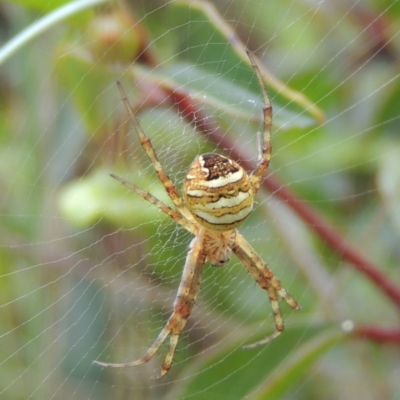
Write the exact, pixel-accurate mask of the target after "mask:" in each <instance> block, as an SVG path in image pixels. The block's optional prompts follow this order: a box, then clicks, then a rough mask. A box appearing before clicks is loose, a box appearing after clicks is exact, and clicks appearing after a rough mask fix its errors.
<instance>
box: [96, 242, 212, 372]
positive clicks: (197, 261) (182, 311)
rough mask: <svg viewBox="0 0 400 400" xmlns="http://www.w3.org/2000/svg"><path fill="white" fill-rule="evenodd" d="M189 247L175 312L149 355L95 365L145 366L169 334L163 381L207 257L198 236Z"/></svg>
mask: <svg viewBox="0 0 400 400" xmlns="http://www.w3.org/2000/svg"><path fill="white" fill-rule="evenodd" d="M190 247H191V248H190V251H189V253H188V255H187V258H186V263H185V266H184V269H183V273H182V278H181V282H180V284H179V288H178V293H177V296H176V299H175V302H174V311H173V312H172V314H171V316H170V317H169V319H168V321H167V323H166V325H165V327H164V328H163V330H162V331H161V332H160V334H159V335H158V337H157V339H156V340H155V341H154V343H153V344H152V345H151V346H150V347H149V349H148V350H147V352H146V353H145V354H144V355H143V356H142V357H141V358H139V359H138V360H136V361H133V362H128V363H118V364H111V363H104V362H100V361H94V362H95V363H96V364H98V365H100V366H103V367H112V368H124V367H133V366H135V365H141V364H144V363H146V362H147V361H149V360H150V359H151V358H152V357H153V356H154V354H155V353H156V352H157V350H158V349H159V348H160V346H161V345H162V343H163V342H164V341H165V339H166V338H167V337H168V335H169V334H171V338H170V342H169V347H168V350H167V354H166V356H165V360H164V363H163V365H162V369H161V372H160V373H159V375H158V376H157V378H161V377H162V376H163V375H165V374H166V373H167V372H168V370H169V369H170V368H171V365H172V359H173V357H174V353H175V349H176V345H177V343H178V339H179V335H180V333H181V332H182V330H183V328H184V327H185V325H186V321H187V319H188V317H189V315H190V312H191V311H192V307H193V304H194V302H195V300H196V297H197V294H198V292H199V290H200V282H201V276H202V273H203V266H204V263H205V261H206V256H205V254H204V253H203V250H202V243H201V239H199V238H198V237H195V238H194V239H193V240H192V242H191V245H190Z"/></svg>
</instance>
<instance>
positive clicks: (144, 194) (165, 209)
mask: <svg viewBox="0 0 400 400" xmlns="http://www.w3.org/2000/svg"><path fill="white" fill-rule="evenodd" d="M110 176H111V177H112V178H114V179H115V180H117V181H118V182H120V183H122V184H123V185H124V186H126V187H127V188H128V189H130V190H132V191H134V192H135V193H137V194H138V195H139V196H141V197H142V198H143V199H145V200H147V201H148V202H149V203H151V204H153V205H155V206H156V207H157V208H158V209H159V210H161V211H162V212H163V213H164V214H167V215H168V216H169V217H171V218H172V219H173V220H174V221H176V222H177V223H178V224H179V225H181V226H183V227H184V228H185V229H187V230H188V231H189V232H191V233H193V234H194V235H196V233H197V229H196V227H195V225H194V224H193V223H191V222H190V221H188V220H187V219H186V218H185V217H183V216H182V215H181V214H180V213H179V212H177V211H175V210H173V209H172V208H171V207H169V206H167V205H166V204H164V203H163V202H162V201H161V200H158V199H157V197H154V196H153V195H152V194H151V193H149V192H146V191H144V190H142V189H140V188H138V187H137V186H136V185H134V184H133V183H130V182H128V181H127V180H125V179H124V178H121V177H120V176H118V175H115V174H110Z"/></svg>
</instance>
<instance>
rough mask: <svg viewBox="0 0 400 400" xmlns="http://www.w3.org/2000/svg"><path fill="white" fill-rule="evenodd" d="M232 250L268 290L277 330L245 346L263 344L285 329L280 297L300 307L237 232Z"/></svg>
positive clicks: (293, 306) (256, 279)
mask: <svg viewBox="0 0 400 400" xmlns="http://www.w3.org/2000/svg"><path fill="white" fill-rule="evenodd" d="M232 251H233V252H234V253H235V254H236V256H237V257H238V258H239V259H240V261H241V262H242V263H243V265H244V266H245V268H246V269H247V271H248V272H249V273H250V275H251V276H252V277H253V278H254V280H255V281H256V282H257V283H258V285H259V286H260V287H261V288H262V289H264V290H266V291H267V294H268V298H269V301H270V303H271V308H272V312H273V314H274V319H275V332H274V333H272V334H271V335H269V336H267V337H266V338H265V339H262V340H260V341H258V342H256V343H253V344H250V345H247V346H245V347H244V348H246V349H249V348H253V347H257V346H260V345H263V344H265V343H268V342H270V341H271V340H273V339H275V338H276V337H278V336H279V335H280V334H281V333H282V332H283V330H284V328H285V327H284V324H283V317H282V312H281V310H280V307H279V301H278V297H282V298H283V299H284V300H285V301H286V303H287V304H288V305H289V306H290V307H291V308H293V309H296V310H297V309H299V304H298V303H297V301H296V300H295V299H294V298H293V297H291V296H290V295H289V294H288V292H287V291H286V290H285V289H284V288H283V287H282V284H281V282H280V281H279V279H278V278H277V277H276V276H275V275H274V274H273V273H272V271H271V270H270V269H269V268H268V266H267V265H266V264H265V262H264V261H263V260H262V259H261V258H260V256H259V255H258V254H257V253H256V251H255V250H254V249H253V248H252V247H251V246H250V244H249V243H248V242H247V241H246V240H245V239H244V238H243V236H242V235H240V234H239V233H237V234H236V239H235V243H234V245H233V247H232Z"/></svg>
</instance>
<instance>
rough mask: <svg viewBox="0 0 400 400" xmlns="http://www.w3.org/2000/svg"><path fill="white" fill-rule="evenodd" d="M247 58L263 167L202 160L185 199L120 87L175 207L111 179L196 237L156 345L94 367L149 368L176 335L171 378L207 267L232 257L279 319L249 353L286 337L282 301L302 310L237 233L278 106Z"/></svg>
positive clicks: (265, 159) (265, 158)
mask: <svg viewBox="0 0 400 400" xmlns="http://www.w3.org/2000/svg"><path fill="white" fill-rule="evenodd" d="M247 55H248V57H249V60H250V63H251V65H252V67H253V70H254V72H255V75H256V77H257V80H258V83H259V85H260V88H261V91H262V95H263V99H264V106H263V115H264V134H263V136H262V135H259V146H258V149H259V150H258V153H259V159H258V165H257V167H256V168H255V170H254V171H253V172H252V173H251V174H247V172H246V171H245V170H244V169H243V168H242V167H241V166H240V165H239V164H237V163H236V162H235V161H233V160H231V159H229V158H227V157H224V156H222V155H219V154H203V155H200V156H198V157H196V158H195V160H194V161H193V162H192V164H191V165H190V167H189V171H188V173H187V175H186V179H185V181H184V183H183V199H182V197H181V196H180V195H179V193H178V190H177V189H176V187H175V185H174V184H173V183H172V181H171V179H170V178H169V177H168V175H167V174H166V172H165V171H164V169H163V167H162V166H161V163H160V161H159V160H158V157H157V155H156V152H155V150H154V148H153V146H152V144H151V142H150V139H149V138H148V137H147V136H146V134H145V133H144V132H143V130H142V129H141V127H140V125H139V122H138V120H137V119H136V116H135V115H134V113H133V111H132V109H131V106H130V104H129V101H128V99H127V96H126V94H125V92H124V90H123V88H122V86H121V84H120V83H119V82H117V85H118V88H119V91H120V93H121V98H122V101H123V102H124V104H125V106H126V109H127V111H128V113H129V115H130V118H131V119H132V122H133V125H134V128H135V131H136V133H137V134H138V136H139V139H140V143H141V145H142V147H143V149H144V150H145V152H146V153H147V155H148V157H149V159H150V161H151V162H152V164H153V166H154V169H155V170H156V172H157V175H158V178H159V180H160V181H161V183H162V184H163V185H164V187H165V190H166V192H167V194H168V196H169V198H170V199H171V201H172V202H173V204H174V206H175V207H174V208H171V207H169V206H167V205H166V204H164V203H163V202H161V201H160V200H158V199H157V198H155V197H154V196H153V195H152V194H151V193H148V192H146V191H143V190H142V189H140V188H138V187H137V186H135V185H134V184H132V183H129V182H127V181H126V180H125V179H123V178H121V177H119V176H117V175H114V174H110V175H111V176H112V177H113V178H114V179H116V180H117V181H119V182H120V183H122V184H123V185H125V186H126V187H128V188H129V189H131V190H133V191H134V192H136V193H137V194H138V195H139V196H141V197H142V198H144V199H145V200H147V201H148V202H149V203H151V204H153V205H155V206H156V207H158V208H159V209H160V210H161V211H162V212H164V213H165V214H167V215H168V216H169V217H171V218H172V219H173V220H174V221H175V222H177V223H178V224H179V225H181V226H182V227H183V228H185V229H186V230H188V231H189V232H190V233H192V234H193V235H194V238H193V239H192V241H191V243H190V246H189V252H188V254H187V257H186V262H185V266H184V268H183V273H182V278H181V281H180V284H179V288H178V293H177V296H176V298H175V302H174V306H173V312H172V314H171V316H170V317H169V319H168V321H167V323H166V325H165V327H164V328H163V329H162V331H161V332H160V334H159V335H158V337H157V338H156V340H155V341H154V343H153V344H152V345H151V346H150V347H149V349H148V350H147V352H146V353H145V354H144V355H143V356H142V357H141V358H139V359H138V360H136V361H133V362H128V363H119V364H112V363H105V362H100V361H94V362H95V363H96V364H98V365H100V366H104V367H113V368H123V367H132V366H135V365H140V364H144V363H146V362H148V361H149V360H150V359H151V358H152V357H153V356H154V354H155V353H156V352H157V350H158V349H159V348H160V346H161V345H162V343H163V342H164V341H165V340H166V338H167V337H168V335H171V337H170V342H169V347H168V350H167V354H166V356H165V360H164V363H163V365H162V369H161V372H160V373H159V375H158V376H157V378H160V377H162V376H163V375H165V374H166V373H167V372H168V370H169V369H170V368H171V365H172V359H173V356H174V353H175V349H176V346H177V343H178V339H179V335H180V333H181V332H182V330H183V329H184V327H185V324H186V321H187V319H188V317H189V315H190V312H191V310H192V307H193V304H194V302H195V300H196V297H197V294H198V292H199V289H200V281H201V276H202V272H203V267H204V264H205V263H206V261H209V262H210V263H211V264H212V265H214V266H219V267H220V266H223V265H225V264H226V263H227V262H228V261H229V259H230V256H231V253H232V252H233V253H234V254H236V256H237V257H238V258H239V260H240V261H241V262H242V264H243V265H244V267H245V268H246V269H247V271H248V272H249V273H250V275H251V276H252V277H253V278H254V280H255V281H256V282H257V283H258V285H260V287H261V288H262V289H264V290H265V291H266V292H267V294H268V297H269V301H270V303H271V308H272V311H273V315H274V319H275V331H274V332H273V333H272V334H271V335H269V336H267V337H266V338H264V339H262V340H260V341H258V342H256V343H253V344H250V345H247V346H244V348H253V347H256V346H260V345H263V344H265V343H268V342H270V341H272V340H273V339H275V338H276V337H277V336H279V335H280V334H281V333H282V331H283V329H284V324H283V317H282V313H281V310H280V308H279V302H278V299H279V297H281V298H283V299H284V300H285V301H286V303H287V304H288V305H289V306H290V307H291V308H293V309H298V308H299V305H298V303H297V301H296V300H295V299H294V298H293V297H291V296H290V295H289V294H288V293H287V291H286V290H285V289H284V288H283V287H282V285H281V282H280V281H279V279H278V278H277V277H276V276H275V275H274V274H273V273H272V271H271V270H270V269H269V268H268V266H267V264H266V263H265V262H264V261H263V260H262V259H261V257H260V256H259V255H258V254H257V253H256V251H255V250H254V249H253V248H252V247H251V245H250V244H249V243H248V242H247V241H246V240H245V239H244V237H243V236H242V235H241V234H240V233H239V232H238V231H237V228H238V227H239V226H240V225H241V224H242V223H243V221H244V220H245V219H246V218H247V217H248V216H249V214H250V212H251V211H252V208H253V199H254V196H255V194H256V193H257V191H258V189H259V188H260V184H261V182H262V179H263V176H264V174H265V172H266V170H267V168H268V165H269V163H270V159H271V143H270V137H271V125H272V106H271V103H270V100H269V98H268V95H267V91H266V89H265V86H264V83H263V79H262V76H261V72H260V69H259V67H258V65H257V63H256V60H255V57H254V56H253V54H252V53H250V52H249V51H247Z"/></svg>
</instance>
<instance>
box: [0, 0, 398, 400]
mask: <svg viewBox="0 0 400 400" xmlns="http://www.w3.org/2000/svg"><path fill="white" fill-rule="evenodd" d="M138 3H140V4H138ZM66 4H70V3H69V2H67V1H47V2H46V1H35V0H19V1H18V2H17V1H14V2H13V3H3V4H2V5H0V20H1V24H0V26H1V29H0V38H1V42H2V43H6V42H7V41H8V40H10V39H11V38H13V37H15V36H16V35H17V34H18V33H19V32H21V31H22V30H23V29H25V28H26V27H27V26H29V24H32V23H34V22H35V21H37V20H39V19H40V18H41V17H42V16H43V15H44V16H46V15H50V13H51V12H52V11H54V10H56V9H57V7H60V6H62V5H66ZM71 4H72V3H71ZM213 4H214V5H215V9H214V8H213V6H212V4H210V3H203V2H200V1H196V2H186V1H170V2H164V1H148V2H134V1H127V2H126V3H122V2H112V3H111V2H110V3H108V4H105V5H103V6H101V7H97V8H92V9H89V10H86V11H85V12H83V13H80V14H77V15H75V16H74V17H73V18H68V19H66V20H65V21H63V22H62V23H60V24H58V25H57V26H55V27H52V28H51V29H50V30H49V31H48V32H45V33H44V34H42V35H41V36H40V37H38V38H36V39H35V40H32V41H29V42H27V43H26V45H25V46H24V47H22V48H21V49H20V50H19V51H18V52H16V53H15V54H14V55H13V56H12V57H10V58H9V59H7V60H6V61H5V62H4V63H3V65H1V69H0V183H1V188H2V190H1V193H2V196H1V202H0V207H1V220H0V221H1V225H0V231H1V236H2V245H1V247H0V288H1V290H0V310H1V318H0V356H1V357H0V359H1V361H0V372H1V374H0V377H1V378H0V398H7V399H26V398H32V399H44V398H60V399H61V398H76V399H78V398H79V399H80V398H84V399H89V398H91V399H109V398H112V399H126V398H138V399H153V398H157V399H159V398H165V399H178V398H188V397H190V398H198V399H201V398H204V397H205V396H206V397H207V399H221V398H225V399H241V398H245V397H246V398H249V399H272V398H287V399H289V398H295V399H310V398H338V399H347V398H373V399H375V398H376V399H378V398H379V399H389V398H390V399H392V398H393V399H394V398H398V397H400V389H399V385H398V383H397V382H398V371H399V370H398V359H399V356H400V351H399V347H398V345H396V346H394V345H389V344H379V345H377V344H374V343H371V342H369V341H367V340H361V339H358V340H356V339H354V337H352V336H351V335H350V334H349V332H347V331H346V330H342V329H341V327H342V325H341V323H342V321H347V324H345V325H344V326H349V325H351V323H350V320H351V321H354V323H355V324H356V326H358V325H362V324H368V325H374V326H377V327H396V326H398V325H399V322H400V321H399V316H398V310H397V309H396V308H395V306H394V305H393V304H392V303H391V302H390V301H389V300H388V299H387V298H386V297H385V296H384V295H383V294H382V292H381V291H380V290H379V289H378V288H377V287H375V286H374V285H373V284H372V283H371V282H370V281H367V280H366V279H365V278H364V277H363V276H362V275H360V274H359V273H357V272H355V271H354V270H353V269H351V268H350V266H349V265H347V264H346V263H344V262H342V260H341V259H340V256H339V255H338V254H336V253H335V252H334V251H333V249H331V248H328V247H327V245H326V244H325V243H324V242H323V241H322V240H321V239H320V238H318V237H317V236H316V235H315V234H314V233H313V231H312V227H308V226H306V225H305V224H304V223H303V222H302V221H301V220H300V219H299V217H297V216H295V215H294V214H293V212H292V211H291V210H290V209H288V207H287V206H286V205H285V204H282V203H281V202H279V201H277V200H276V199H275V198H274V197H273V196H272V195H271V194H270V193H266V192H262V193H260V194H259V195H258V197H257V207H256V210H255V211H254V213H253V214H252V215H251V217H250V218H249V220H248V221H247V222H246V224H245V226H244V227H243V228H242V229H241V232H243V234H244V235H245V237H246V238H247V239H248V240H249V242H250V243H251V244H252V245H253V246H254V248H255V249H256V250H257V251H258V252H259V253H260V255H261V256H262V258H263V259H265V260H267V261H268V263H269V264H270V266H271V268H272V270H273V271H274V272H275V273H276V274H277V275H278V277H279V278H280V279H281V280H282V282H283V284H284V286H285V287H286V288H288V290H289V291H290V292H291V294H292V295H293V296H294V297H295V298H296V299H298V300H299V301H300V303H301V306H302V309H301V311H299V312H293V311H292V310H289V309H288V307H286V306H285V305H283V306H282V310H283V313H284V317H285V322H286V327H287V330H286V331H285V333H284V334H283V335H282V336H281V337H280V338H278V339H277V340H276V341H274V342H273V343H271V344H269V345H268V346H265V348H257V349H253V350H251V351H243V350H242V346H243V345H245V344H249V343H252V342H254V341H256V340H258V339H259V338H262V337H263V336H265V335H266V334H267V333H269V332H270V331H271V328H272V317H271V311H270V307H269V304H268V299H267V296H265V293H263V292H262V291H261V290H260V289H259V288H258V286H257V285H256V284H255V283H254V282H252V280H251V278H250V277H249V276H248V275H247V274H246V272H245V270H244V269H243V268H242V267H241V266H240V265H239V264H238V263H237V262H235V261H234V260H233V261H232V262H231V263H230V265H228V266H227V267H224V268H218V269H216V268H210V267H208V266H207V267H206V269H205V272H204V278H203V283H202V289H201V292H200V296H199V299H198V301H197V304H196V306H195V308H194V310H193V315H192V316H191V317H190V319H189V322H188V326H187V329H185V331H184V333H183V334H182V337H181V338H180V342H179V344H178V352H177V354H176V357H175V363H174V364H173V367H172V369H171V371H170V372H169V374H168V377H167V378H165V379H163V380H161V381H157V382H155V381H153V380H151V377H152V376H154V375H155V370H156V369H158V368H159V367H160V364H161V362H162V358H163V355H164V351H165V348H163V349H161V351H160V354H159V355H158V356H156V357H155V359H154V360H152V361H151V362H150V363H148V365H143V366H140V367H137V368H132V369H126V370H103V369H101V368H98V367H96V366H93V365H92V360H94V359H99V360H107V361H110V362H123V361H130V360H133V359H135V358H137V357H139V356H140V355H141V353H142V352H143V351H144V350H145V349H146V348H147V347H148V346H149V345H150V344H151V342H152V340H154V338H155V337H156V336H157V334H158V332H159V330H160V329H161V327H162V326H163V324H164V323H165V321H166V319H167V318H168V316H169V313H170V311H171V306H172V303H173V299H174V297H175V291H176V288H177V286H178V282H179V279H180V274H181V271H182V266H183V263H184V258H185V255H186V252H187V246H188V243H189V241H190V237H189V236H190V235H188V234H187V233H186V232H184V231H183V230H180V229H176V227H175V225H174V223H173V222H172V221H170V220H169V219H168V218H167V217H166V216H164V215H163V214H162V213H160V211H158V210H157V209H156V208H155V207H152V206H150V205H149V204H147V203H146V202H144V201H143V200H142V199H141V198H139V197H138V196H136V195H135V194H134V193H132V192H129V191H128V190H127V189H126V188H124V187H122V186H121V185H120V184H118V183H117V182H115V181H113V180H112V179H111V178H110V177H109V173H110V172H114V173H117V174H119V175H121V176H124V177H125V178H126V179H128V180H130V181H131V182H134V183H135V184H137V185H138V186H139V187H141V188H143V189H145V190H148V191H150V192H151V193H152V194H153V195H155V196H156V197H157V198H159V199H161V200H162V201H165V202H168V198H167V196H166V194H165V192H164V190H163V187H162V186H161V184H160V183H159V181H158V180H157V178H156V175H155V173H154V171H153V169H152V166H151V165H150V162H149V160H148V159H147V157H146V155H145V154H144V152H143V150H142V148H141V147H140V145H139V141H138V139H137V137H136V136H135V134H134V132H133V131H132V128H131V126H130V124H129V120H128V117H127V113H126V110H125V109H124V107H123V105H122V102H121V99H120V97H119V94H118V90H117V88H116V85H115V81H116V80H120V81H121V82H122V84H123V86H124V88H125V90H126V92H127V95H128V97H129V99H130V102H131V104H132V107H133V109H134V110H135V111H136V112H138V115H139V119H140V121H141V125H142V127H143V129H144V131H145V132H146V133H147V134H148V136H149V137H150V138H151V140H152V143H153V145H154V147H155V149H156V150H157V153H158V155H159V157H160V160H161V162H162V164H163V166H164V167H165V169H166V171H167V172H168V173H169V174H170V176H171V178H172V179H173V181H174V182H181V181H182V179H183V177H184V175H185V171H186V168H187V166H188V165H189V164H190V162H191V161H192V159H193V158H194V157H195V156H196V155H197V154H199V153H205V152H209V151H218V152H224V149H221V148H217V145H216V144H215V143H211V142H210V141H209V140H207V138H206V137H204V136H202V134H201V133H200V132H199V131H198V130H196V129H195V128H194V127H193V126H190V125H188V123H187V122H185V120H184V118H183V115H182V114H181V113H180V112H179V111H178V110H177V108H176V107H175V106H174V104H173V102H172V101H171V99H170V98H169V97H168V95H167V94H168V93H174V91H177V90H180V91H184V92H185V93H187V94H188V95H189V96H190V98H191V99H193V100H194V101H195V102H196V103H197V104H199V106H200V107H201V110H202V111H203V112H204V113H205V114H206V115H208V116H209V117H210V118H212V119H213V120H214V121H216V122H217V123H218V125H219V126H220V127H221V128H223V129H224V130H225V131H226V132H228V133H227V134H228V135H229V137H230V139H231V140H232V141H233V142H234V143H235V145H236V146H238V147H239V148H240V149H242V150H243V154H244V157H252V159H253V160H254V161H255V159H256V151H255V149H256V140H257V139H256V132H257V131H258V130H260V129H262V121H261V120H262V118H261V107H262V100H261V93H260V88H259V87H258V85H257V80H256V79H255V77H254V72H253V70H252V68H251V66H250V65H249V62H248V60H247V58H246V54H245V52H244V47H243V45H242V43H244V44H245V45H247V46H248V47H249V48H250V49H251V50H253V51H255V52H256V54H257V55H258V56H259V58H260V60H261V62H262V65H263V75H264V77H265V81H266V83H267V88H268V93H269V95H270V98H271V101H272V104H273V107H274V125H273V147H274V152H273V158H272V164H271V171H270V172H272V173H273V174H274V176H276V177H278V178H279V179H280V181H281V182H282V183H283V185H287V186H289V187H290V188H291V189H293V190H294V191H295V192H296V193H297V194H298V195H299V197H300V198H302V199H303V200H304V201H306V202H307V203H308V204H309V205H310V206H311V207H312V208H313V209H314V210H316V211H317V212H320V213H321V214H322V215H324V216H325V217H326V219H327V220H328V221H330V222H331V223H332V224H334V225H335V226H336V227H337V228H338V229H339V230H340V231H341V232H342V233H343V235H344V236H346V237H347V238H349V240H350V241H352V242H354V243H355V244H356V245H357V247H358V248H360V249H361V250H362V251H363V252H364V253H365V254H366V255H367V256H368V258H369V259H371V260H373V261H374V262H376V263H377V264H378V265H379V267H380V268H381V270H382V271H383V272H384V273H385V274H386V275H387V276H388V277H393V281H394V282H398V283H399V285H400V279H399V273H398V271H399V270H398V265H399V259H400V251H399V246H398V244H399V238H400V216H399V215H400V192H399V188H400V176H399V172H398V171H400V165H399V160H400V157H399V154H400V140H399V129H398V126H399V115H400V113H399V107H398V105H399V99H400V79H399V76H400V73H399V66H400V42H399V35H398V33H399V22H400V7H399V4H400V3H399V2H396V1H394V0H386V1H378V0H370V1H368V2H367V1H361V2H355V3H354V4H352V5H350V4H348V2H342V1H339V0H329V1H326V2H323V3H321V2H317V1H315V2H310V1H304V0H300V1H296V2H293V1H287V0H283V1H278V0H276V1H259V0H257V1H254V0H246V1H241V0H235V1H229V2H227V1H224V0H218V1H215V2H213ZM227 154H228V155H229V152H227ZM398 168H399V169H398ZM178 188H179V189H180V185H179V184H178Z"/></svg>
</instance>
